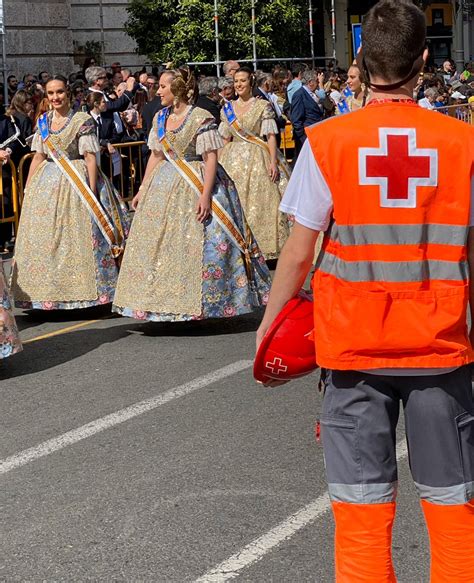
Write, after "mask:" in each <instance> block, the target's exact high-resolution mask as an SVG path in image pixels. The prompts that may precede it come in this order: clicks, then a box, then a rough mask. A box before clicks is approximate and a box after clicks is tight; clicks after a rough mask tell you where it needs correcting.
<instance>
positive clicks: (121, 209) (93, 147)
mask: <svg viewBox="0 0 474 583" xmlns="http://www.w3.org/2000/svg"><path fill="white" fill-rule="evenodd" d="M51 118H52V115H49V117H48V123H49V126H50V128H51ZM50 135H51V139H52V141H53V142H54V143H55V144H56V145H57V146H59V147H60V149H61V150H62V151H63V152H65V153H66V154H67V156H68V158H69V160H70V161H71V162H72V164H73V165H74V167H75V168H76V170H78V172H79V174H80V175H81V177H82V178H83V179H84V180H85V181H86V182H87V166H86V163H85V161H84V159H83V158H82V156H83V155H84V153H86V152H90V153H93V154H96V153H98V152H100V146H99V142H98V139H97V135H96V129H95V125H94V121H93V119H92V118H91V117H90V116H89V115H88V114H86V113H82V112H78V113H76V114H74V115H72V112H71V113H70V115H69V121H68V122H67V123H66V125H65V126H64V127H63V128H62V129H61V130H59V131H57V132H53V131H51V129H50ZM31 149H32V150H33V151H34V152H40V153H42V154H46V155H47V159H46V160H45V161H44V162H42V163H41V164H40V165H39V166H38V168H37V169H36V171H35V174H34V175H33V176H32V178H31V180H30V183H29V185H28V188H27V189H26V190H25V198H24V201H23V206H22V211H21V217H20V225H19V230H18V236H17V239H16V244H15V257H14V266H13V276H12V287H11V293H12V296H13V297H14V300H15V305H16V306H17V307H20V308H24V309H39V310H53V309H61V310H64V309H74V308H88V307H90V306H95V305H99V304H107V303H110V302H111V301H112V299H113V295H114V291H115V284H116V281H117V277H118V269H117V265H116V261H115V260H114V258H113V257H112V254H111V252H110V247H109V245H108V244H107V242H106V240H105V238H104V237H103V235H102V233H101V231H100V230H99V228H98V227H97V225H96V224H95V222H94V221H93V220H92V219H91V216H90V214H89V211H88V210H87V208H86V206H85V205H84V203H83V202H82V201H81V199H80V197H79V195H78V194H77V193H76V191H75V190H74V189H73V187H72V186H71V185H70V183H69V181H68V179H67V178H66V177H65V176H64V175H63V173H62V172H61V170H60V169H59V168H58V166H57V165H56V163H55V162H54V161H53V160H52V158H51V157H50V156H49V151H48V147H47V146H46V144H44V143H43V141H42V139H41V136H40V134H39V132H37V133H36V134H35V136H34V138H33V142H32V146H31ZM97 193H98V194H97V196H98V199H99V200H100V203H101V204H102V206H103V208H104V209H105V211H106V212H107V213H108V214H109V215H110V216H112V214H118V216H119V218H120V221H121V223H122V229H123V231H124V234H125V235H126V234H127V231H128V220H129V219H128V211H127V210H126V209H125V206H124V204H123V202H122V201H121V200H120V198H119V196H118V194H117V192H116V191H115V190H114V189H113V188H112V187H111V185H110V183H109V181H108V180H107V179H106V178H105V176H104V175H103V174H102V173H101V172H99V171H98V175H97Z"/></svg>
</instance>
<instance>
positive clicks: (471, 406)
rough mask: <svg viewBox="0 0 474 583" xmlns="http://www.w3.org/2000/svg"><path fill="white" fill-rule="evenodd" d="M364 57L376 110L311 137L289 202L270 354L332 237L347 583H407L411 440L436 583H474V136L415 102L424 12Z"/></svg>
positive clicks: (320, 311)
mask: <svg viewBox="0 0 474 583" xmlns="http://www.w3.org/2000/svg"><path fill="white" fill-rule="evenodd" d="M362 38H363V45H362V51H361V53H360V54H359V57H358V63H359V66H360V68H361V70H363V71H364V73H365V75H366V77H367V82H368V84H370V87H371V91H372V97H371V100H370V101H369V103H368V105H367V107H365V108H364V109H361V110H359V111H357V112H354V113H351V114H348V115H345V116H338V117H335V118H332V119H329V120H327V121H325V122H323V123H320V124H317V125H315V126H312V127H311V128H308V129H307V136H308V139H307V141H306V142H305V145H304V147H303V149H302V152H301V154H300V157H299V158H298V162H297V164H296V166H295V170H294V173H293V175H292V178H291V180H290V183H289V185H288V188H287V191H286V193H285V196H284V198H283V200H282V204H281V210H282V211H283V212H286V213H290V214H293V215H294V216H295V219H296V223H295V226H294V229H293V232H292V234H291V236H290V238H289V240H288V242H287V244H286V246H285V248H284V249H283V252H282V254H281V257H280V260H279V263H278V268H277V271H276V274H275V279H274V283H273V287H272V291H271V294H270V301H269V304H268V306H267V310H266V313H265V316H264V319H263V321H262V324H261V326H260V328H259V330H258V332H257V346H258V345H259V343H260V342H261V339H262V338H263V336H264V335H265V332H266V331H267V330H268V328H269V326H270V325H271V323H272V321H273V320H274V318H275V317H276V315H277V314H278V313H279V312H280V310H281V309H282V307H283V305H284V304H285V303H286V302H287V301H288V300H289V299H290V298H292V297H293V296H294V295H295V294H296V293H297V292H298V291H299V289H300V287H301V286H302V285H303V282H304V280H305V278H306V276H307V274H308V271H309V269H310V268H311V264H312V259H313V253H314V246H315V242H316V238H317V236H318V234H319V232H321V231H323V232H324V241H323V247H322V250H321V253H320V255H319V257H318V261H317V264H316V269H315V274H314V279H313V288H314V324H315V330H314V339H315V346H316V360H317V362H318V364H319V365H320V366H321V367H322V368H323V369H324V372H325V388H326V390H325V395H324V400H323V412H322V416H321V425H322V439H323V446H324V455H325V462H326V473H327V479H328V484H329V486H328V487H329V493H330V496H331V501H332V509H333V513H334V517H335V522H336V534H335V550H336V580H337V582H338V583H358V582H360V583H362V582H363V583H368V582H371V583H386V582H393V581H396V579H395V574H394V569H393V564H392V556H391V537H392V525H393V521H394V517H395V499H396V489H397V463H396V452H395V447H396V443H395V436H396V426H397V422H398V417H399V410H400V404H402V405H403V410H404V416H405V428H406V437H407V442H408V450H409V459H410V467H411V472H412V475H413V479H414V481H415V484H416V487H417V490H418V493H419V496H420V498H421V506H422V510H423V513H424V516H425V520H426V524H427V527H428V531H429V536H430V544H431V582H432V583H468V582H471V583H472V582H473V581H474V400H473V392H472V385H471V373H470V368H469V366H468V365H469V364H470V363H471V362H472V361H473V360H474V352H473V348H472V347H473V343H474V342H473V341H474V332H473V331H472V330H471V332H470V334H469V332H468V325H467V321H466V311H467V307H468V306H470V310H471V314H473V313H474V285H473V279H472V275H471V274H472V273H474V180H473V172H474V128H472V126H470V125H468V124H465V123H462V122H459V121H457V120H455V119H452V118H450V117H447V116H443V115H441V114H439V113H437V112H434V111H428V110H425V109H422V108H420V107H419V106H418V105H417V103H416V102H415V101H413V98H412V97H413V90H414V88H415V85H416V83H417V80H418V77H419V73H420V72H421V71H422V69H423V66H424V62H425V61H426V59H427V56H428V53H427V50H426V49H425V46H426V45H425V43H426V22H425V17H424V14H423V12H422V11H421V10H420V9H419V8H417V7H416V5H415V4H414V3H413V2H412V1H410V0H381V1H380V2H378V3H377V4H376V5H375V6H374V7H373V8H372V9H371V10H370V11H369V13H368V14H367V15H366V16H365V18H364V21H363V26H362Z"/></svg>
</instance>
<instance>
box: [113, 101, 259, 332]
mask: <svg viewBox="0 0 474 583" xmlns="http://www.w3.org/2000/svg"><path fill="white" fill-rule="evenodd" d="M166 137H167V140H168V141H169V143H170V144H171V145H172V147H173V149H174V150H175V152H176V153H177V154H178V156H179V157H180V158H181V159H184V160H186V161H187V162H188V163H189V164H190V165H191V166H192V167H193V168H194V169H195V170H196V171H197V172H198V174H199V175H200V176H201V177H203V176H204V162H203V160H202V154H204V153H205V152H207V151H213V150H217V149H219V148H221V147H222V146H223V142H222V139H221V137H220V136H219V133H218V131H217V125H216V123H215V121H214V118H213V117H211V116H210V114H209V112H207V111H205V110H203V109H201V108H198V107H195V108H192V109H191V110H190V112H189V113H188V114H187V116H186V118H185V120H184V121H183V124H182V125H181V126H180V127H179V128H178V129H176V130H174V131H167V132H166ZM148 146H149V148H150V150H153V151H157V152H159V151H162V146H161V144H160V142H159V140H158V136H157V117H155V120H154V122H153V128H152V131H151V133H150V138H149V141H148ZM142 189H143V195H142V198H141V200H140V203H139V205H138V208H137V211H136V213H135V217H134V219H133V223H132V228H131V230H130V237H129V239H128V241H127V247H126V249H125V253H124V257H123V261H122V266H121V270H120V276H119V280H118V283H117V291H116V294H115V299H114V305H113V310H114V311H115V312H118V313H119V314H121V315H123V316H128V317H131V318H136V319H139V320H150V321H155V322H174V321H186V320H200V319H205V318H226V317H231V316H236V315H239V314H245V313H248V312H251V311H252V310H254V309H255V308H257V307H258V306H260V305H263V304H265V303H266V301H267V298H268V292H269V289H270V274H269V272H268V269H267V266H266V264H265V259H264V257H263V255H262V254H261V252H260V250H259V249H258V247H257V245H256V244H255V241H254V239H253V237H252V236H251V241H250V242H251V244H252V245H251V247H252V248H253V249H254V253H253V255H252V258H251V265H250V267H249V270H250V272H251V273H250V275H251V277H250V281H249V278H248V272H247V271H246V268H245V264H244V260H243V256H242V253H241V252H240V250H239V249H238V248H237V247H236V246H235V245H234V244H233V243H232V241H231V240H230V238H229V236H228V235H227V234H226V233H225V231H224V230H223V229H222V227H221V225H220V223H219V222H218V221H217V220H216V219H215V218H214V217H213V216H211V217H210V218H209V219H208V220H207V221H206V222H205V223H204V224H203V223H200V222H198V220H197V219H196V204H197V199H198V197H197V194H196V191H195V190H194V189H193V188H192V187H191V186H190V185H189V183H188V182H187V180H186V179H185V178H183V177H182V176H181V175H180V174H179V173H178V172H177V171H176V169H175V167H174V165H173V164H172V163H171V162H168V161H160V162H158V164H157V165H156V167H155V168H154V170H153V172H152V174H151V175H150V176H149V177H148V178H147V181H146V183H144V184H143V185H142ZM212 197H213V199H215V200H217V201H218V202H219V203H220V204H221V205H222V207H223V208H224V209H225V210H226V211H227V213H228V214H229V215H230V216H231V217H232V219H233V221H234V222H235V224H236V225H237V226H238V228H239V230H240V232H241V233H242V232H245V231H244V226H243V220H242V219H243V213H242V208H241V205H240V202H239V198H238V196H237V191H236V189H235V186H234V184H233V183H232V181H231V180H230V179H229V177H228V176H227V174H226V173H225V171H224V170H223V169H222V167H221V166H219V165H218V167H217V175H216V180H215V184H214V189H213V192H212Z"/></svg>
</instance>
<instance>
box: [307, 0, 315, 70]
mask: <svg viewBox="0 0 474 583" xmlns="http://www.w3.org/2000/svg"><path fill="white" fill-rule="evenodd" d="M308 22H309V44H310V47H311V64H312V67H313V69H314V28H313V2H312V0H309V4H308Z"/></svg>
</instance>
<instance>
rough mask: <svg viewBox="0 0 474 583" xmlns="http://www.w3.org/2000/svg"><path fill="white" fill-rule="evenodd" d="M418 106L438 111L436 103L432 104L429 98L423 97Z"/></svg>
mask: <svg viewBox="0 0 474 583" xmlns="http://www.w3.org/2000/svg"><path fill="white" fill-rule="evenodd" d="M418 105H419V106H420V107H422V108H423V109H436V107H435V105H434V103H431V101H430V100H429V99H428V98H427V97H423V99H420V101H418Z"/></svg>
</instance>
